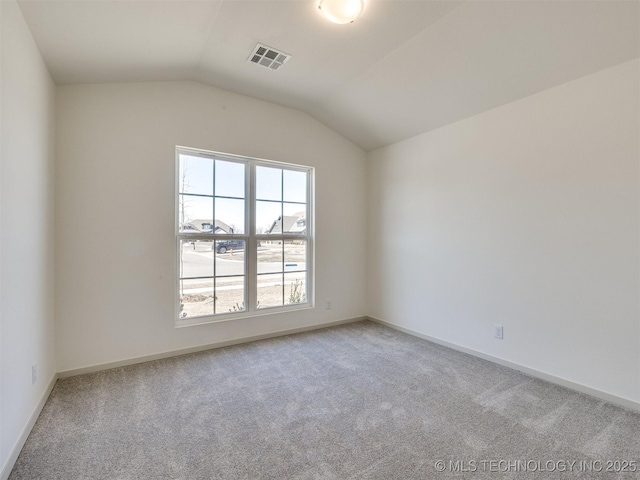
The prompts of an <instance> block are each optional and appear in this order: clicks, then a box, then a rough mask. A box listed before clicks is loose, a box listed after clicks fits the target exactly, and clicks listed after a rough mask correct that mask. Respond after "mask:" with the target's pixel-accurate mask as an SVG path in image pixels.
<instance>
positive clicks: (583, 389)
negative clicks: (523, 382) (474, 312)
mask: <svg viewBox="0 0 640 480" xmlns="http://www.w3.org/2000/svg"><path fill="white" fill-rule="evenodd" d="M367 318H368V319H369V320H371V321H372V322H376V323H379V324H381V325H385V326H387V327H390V328H393V329H394V330H399V331H401V332H404V333H407V334H409V335H412V336H414V337H419V338H422V339H424V340H428V341H430V342H433V343H437V344H438V345H442V346H443V347H448V348H451V349H452V350H457V351H459V352H463V353H467V354H469V355H473V356H474V357H478V358H482V359H483V360H488V361H489V362H493V363H497V364H498V365H502V366H504V367H509V368H512V369H514V370H518V371H520V372H522V373H524V374H526V375H529V376H531V377H535V378H539V379H541V380H546V381H547V382H551V383H555V384H556V385H560V386H562V387H566V388H569V389H571V390H575V391H576V392H580V393H585V394H587V395H590V396H592V397H596V398H598V399H600V400H604V401H606V402H609V403H613V404H615V405H618V406H621V407H624V408H628V409H629V410H634V411H636V412H640V402H636V401H634V400H631V399H629V398H624V397H620V396H618V395H614V394H611V393H607V392H603V391H602V390H597V389H595V388H592V387H588V386H586V385H582V384H581V383H576V382H572V381H571V380H567V379H566V378H562V377H557V376H555V375H552V374H550V373H546V372H542V371H540V370H536V369H534V368H530V367H526V366H524V365H520V364H519V363H515V362H511V361H509V360H505V359H504V358H500V357H494V356H493V355H489V354H486V353H482V352H479V351H477V350H473V349H471V348H467V347H462V346H460V345H457V344H455V343H451V342H447V341H446V340H441V339H439V338H435V337H432V336H430V335H425V334H424V333H420V332H417V331H415V330H411V329H410V328H405V327H401V326H400V325H396V324H395V323H391V322H387V321H386V320H380V319H379V318H374V317H367Z"/></svg>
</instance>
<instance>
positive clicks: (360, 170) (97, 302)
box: [56, 82, 366, 371]
mask: <svg viewBox="0 0 640 480" xmlns="http://www.w3.org/2000/svg"><path fill="white" fill-rule="evenodd" d="M56 125H57V132H58V133H57V159H56V162H57V170H56V173H57V177H56V178H57V183H56V221H57V230H56V300H57V302H56V338H57V361H58V369H59V371H65V370H71V369H77V368H83V367H88V366H92V365H99V364H103V363H108V362H114V361H120V360H125V359H129V358H133V357H138V356H143V355H150V354H156V353H160V352H165V351H172V350H177V349H183V348H190V347H194V346H198V345H206V344H210V343H214V342H221V341H226V340H230V339H235V338H241V337H246V336H253V335H260V334H265V333H269V332H274V331H277V330H284V329H292V328H298V327H304V326H307V325H312V324H316V323H322V322H330V321H336V320H342V319H348V318H354V317H359V316H362V315H364V314H365V313H366V312H365V310H366V309H365V303H364V301H365V283H366V279H365V276H364V273H365V248H364V245H363V243H362V242H363V241H364V238H365V229H366V219H365V192H366V188H365V158H366V155H365V153H364V152H363V151H362V150H360V149H359V148H357V147H355V146H354V145H353V144H351V143H349V142H348V141H347V140H345V139H343V138H342V137H340V136H339V135H337V134H336V133H335V132H333V131H331V130H329V129H328V128H326V127H324V126H323V125H321V124H319V123H318V122H317V121H315V120H313V119H311V118H310V117H309V116H307V115H305V114H303V113H300V112H297V111H294V110H291V109H288V108H284V107H280V106H276V105H274V104H270V103H267V102H263V101H258V100H255V99H252V98H248V97H245V96H241V95H236V94H232V93H229V92H226V91H223V90H219V89H216V88H213V87H209V86H205V85H202V84H199V83H194V82H166V83H165V82H159V83H136V84H111V85H80V86H61V87H59V88H58V95H57V124H56ZM176 145H183V146H189V147H197V148H202V149H208V150H214V151H220V152H227V153H234V154H239V155H247V156H253V157H260V158H266V159H271V160H277V161H284V162H292V163H298V164H303V165H310V166H313V167H316V230H317V238H316V259H317V264H316V298H317V300H318V302H317V303H318V307H317V308H316V309H315V310H311V311H309V310H305V311H300V312H288V313H284V314H277V315H269V316H261V317H256V318H252V319H238V320H233V321H228V322H221V323H215V324H207V325H199V326H193V327H186V328H178V329H176V328H175V327H174V318H173V312H174V305H173V298H174V293H173V290H174V275H175V270H174V182H175V178H174V175H175V170H174V169H175V146H176ZM326 298H331V299H332V301H333V309H332V310H325V309H324V308H323V306H324V299H326Z"/></svg>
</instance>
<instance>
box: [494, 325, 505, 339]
mask: <svg viewBox="0 0 640 480" xmlns="http://www.w3.org/2000/svg"><path fill="white" fill-rule="evenodd" d="M493 336H494V337H495V338H498V339H500V340H502V338H503V336H502V325H494V326H493Z"/></svg>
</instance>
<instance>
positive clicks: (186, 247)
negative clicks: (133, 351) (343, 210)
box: [176, 148, 313, 321]
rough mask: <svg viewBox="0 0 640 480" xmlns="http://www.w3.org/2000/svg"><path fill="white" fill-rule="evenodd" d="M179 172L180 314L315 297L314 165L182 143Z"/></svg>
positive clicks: (228, 311) (235, 310)
mask: <svg viewBox="0 0 640 480" xmlns="http://www.w3.org/2000/svg"><path fill="white" fill-rule="evenodd" d="M177 180H178V189H177V242H176V243H177V249H178V252H177V256H178V262H179V269H178V319H179V320H183V321H184V320H188V319H191V318H196V317H209V316H213V315H216V316H218V315H226V316H234V315H237V314H239V313H241V312H244V314H247V313H250V312H254V311H255V312H257V311H259V310H264V309H267V308H271V309H273V308H278V307H279V308H282V309H284V308H290V307H291V306H292V305H300V304H308V303H310V298H311V295H310V292H311V280H312V277H311V268H310V267H311V262H310V259H311V258H313V257H312V248H313V245H312V243H313V242H312V237H311V228H310V227H311V225H310V222H311V218H310V212H311V208H310V207H311V205H310V203H311V169H310V168H308V167H301V166H294V165H286V164H280V163H276V162H267V161H263V160H255V159H249V158H241V157H233V156H228V155H221V154H215V153H207V152H200V151H194V150H190V149H181V148H179V149H178V178H177ZM204 321H206V320H204Z"/></svg>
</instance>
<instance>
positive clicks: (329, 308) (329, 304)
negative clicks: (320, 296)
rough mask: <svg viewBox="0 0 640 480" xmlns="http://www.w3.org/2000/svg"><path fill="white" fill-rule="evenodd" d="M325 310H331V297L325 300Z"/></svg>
mask: <svg viewBox="0 0 640 480" xmlns="http://www.w3.org/2000/svg"><path fill="white" fill-rule="evenodd" d="M324 308H326V309H327V310H331V299H330V298H327V301H326V303H325V307H324Z"/></svg>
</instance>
